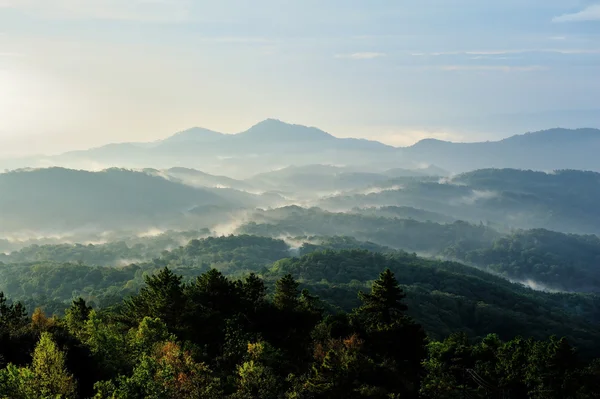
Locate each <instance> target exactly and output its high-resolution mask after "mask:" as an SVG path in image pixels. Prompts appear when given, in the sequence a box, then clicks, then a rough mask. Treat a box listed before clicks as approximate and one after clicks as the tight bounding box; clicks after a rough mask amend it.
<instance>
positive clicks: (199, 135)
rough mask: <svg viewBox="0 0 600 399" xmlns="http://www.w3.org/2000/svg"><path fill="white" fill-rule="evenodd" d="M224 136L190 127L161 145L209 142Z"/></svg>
mask: <svg viewBox="0 0 600 399" xmlns="http://www.w3.org/2000/svg"><path fill="white" fill-rule="evenodd" d="M223 136H224V134H223V133H219V132H215V131H214V130H209V129H205V128H202V127H192V128H190V129H186V130H183V131H181V132H178V133H175V134H174V135H172V136H171V137H169V138H167V139H165V140H163V141H162V142H163V143H178V142H189V141H195V142H211V141H216V140H219V139H220V138H222V137H223Z"/></svg>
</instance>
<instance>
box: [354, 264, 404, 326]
mask: <svg viewBox="0 0 600 399" xmlns="http://www.w3.org/2000/svg"><path fill="white" fill-rule="evenodd" d="M405 297H406V295H405V294H404V291H402V288H400V286H399V285H398V281H397V280H396V278H395V277H394V273H392V271H391V270H390V269H387V270H385V271H384V272H383V273H381V274H380V275H379V279H378V280H377V281H375V282H374V283H373V288H372V289H371V293H370V294H365V293H364V292H360V293H359V298H360V299H361V300H362V301H363V305H362V306H361V307H360V308H359V309H358V311H359V313H362V314H364V315H365V316H366V317H367V318H368V319H370V320H371V321H373V322H380V323H384V324H389V323H391V322H393V321H395V320H398V319H399V318H401V317H402V316H403V314H404V312H405V311H406V310H407V309H408V308H407V306H406V305H405V304H404V303H402V300H403V299H404V298H405Z"/></svg>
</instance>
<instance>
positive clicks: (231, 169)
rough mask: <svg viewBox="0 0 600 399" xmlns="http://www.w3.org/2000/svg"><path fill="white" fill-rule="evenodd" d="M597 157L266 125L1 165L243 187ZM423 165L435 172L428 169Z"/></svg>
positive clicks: (564, 133) (589, 163)
mask: <svg viewBox="0 0 600 399" xmlns="http://www.w3.org/2000/svg"><path fill="white" fill-rule="evenodd" d="M599 151H600V130H598V129H591V128H588V129H575V130H569V129H550V130H544V131H539V132H534V133H527V134H523V135H516V136H512V137H509V138H507V139H504V140H500V141H488V142H478V143H453V142H447V141H441V140H436V139H425V140H422V141H420V142H418V143H416V144H414V145H412V146H410V147H404V148H396V147H391V146H388V145H385V144H382V143H380V142H377V141H370V140H364V139H353V138H337V137H334V136H332V135H331V134H329V133H326V132H324V131H323V130H320V129H317V128H315V127H307V126H302V125H293V124H288V123H284V122H282V121H279V120H276V119H267V120H265V121H262V122H260V123H258V124H256V125H254V126H252V127H251V128H250V129H248V130H246V131H243V132H240V133H237V134H222V133H218V132H215V131H212V130H208V129H203V128H192V129H189V130H185V131H183V132H179V133H177V134H175V135H173V136H171V137H168V138H166V139H164V140H159V141H155V142H152V143H121V144H109V145H106V146H103V147H99V148H93V149H90V150H85V151H72V152H68V153H65V154H62V155H58V156H51V157H29V158H26V159H20V160H12V161H6V160H5V161H2V162H0V168H4V169H15V168H23V167H47V166H62V167H69V168H75V169H88V170H90V169H92V170H98V169H106V168H108V167H113V166H117V167H125V168H134V169H142V168H155V169H170V168H173V167H181V168H191V169H198V170H202V171H204V172H206V173H209V174H213V175H227V176H230V177H235V178H238V179H246V178H249V177H251V176H253V175H256V174H260V173H264V172H268V171H273V170H277V169H282V168H285V167H288V166H290V165H297V166H306V165H313V164H328V165H343V166H345V167H351V168H353V169H354V171H356V169H359V171H361V172H376V173H383V172H386V171H388V175H390V176H393V177H401V176H407V175H420V174H423V175H449V174H451V173H462V172H467V171H471V170H475V169H483V168H516V169H532V170H543V171H552V170H556V169H581V170H594V171H600V158H599V157H597V154H598V152H599ZM421 165H435V166H430V167H429V169H427V168H422V166H421ZM419 168H422V169H419ZM406 169H408V170H410V172H407V171H406Z"/></svg>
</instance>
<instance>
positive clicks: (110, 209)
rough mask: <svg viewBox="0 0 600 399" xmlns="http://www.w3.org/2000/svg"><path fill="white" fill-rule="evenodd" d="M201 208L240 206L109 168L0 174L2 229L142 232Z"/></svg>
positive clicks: (209, 194)
mask: <svg viewBox="0 0 600 399" xmlns="http://www.w3.org/2000/svg"><path fill="white" fill-rule="evenodd" d="M201 205H221V206H223V205H227V206H242V205H244V204H240V203H236V202H235V201H232V200H231V199H229V200H228V199H226V198H225V197H224V196H221V195H219V194H218V193H215V192H214V191H210V190H207V189H200V188H194V187H190V186H187V185H184V184H180V183H177V182H173V181H169V180H166V179H164V178H162V177H157V176H151V175H149V174H146V173H142V172H134V171H129V170H123V169H109V170H105V171H102V172H87V171H81V170H70V169H63V168H50V169H35V170H20V171H14V172H8V173H2V174H0V209H1V210H2V211H1V212H0V230H1V231H4V232H11V231H12V232H17V231H27V230H33V231H37V232H38V233H41V232H61V231H68V230H74V229H79V230H85V229H93V230H100V231H104V230H108V229H122V230H123V229H131V230H135V229H139V228H146V229H147V228H150V227H157V226H162V225H169V224H173V223H176V222H181V219H182V218H183V216H184V213H185V212H187V211H189V210H190V209H192V208H194V207H197V206H201Z"/></svg>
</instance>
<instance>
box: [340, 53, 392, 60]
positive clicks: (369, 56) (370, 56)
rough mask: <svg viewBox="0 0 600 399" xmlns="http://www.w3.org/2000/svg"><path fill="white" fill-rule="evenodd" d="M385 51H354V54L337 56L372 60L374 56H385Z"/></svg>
mask: <svg viewBox="0 0 600 399" xmlns="http://www.w3.org/2000/svg"><path fill="white" fill-rule="evenodd" d="M385 56H386V54H385V53H372V52H365V53H352V54H336V55H335V58H350V59H352V60H371V59H373V58H380V57H385Z"/></svg>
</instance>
